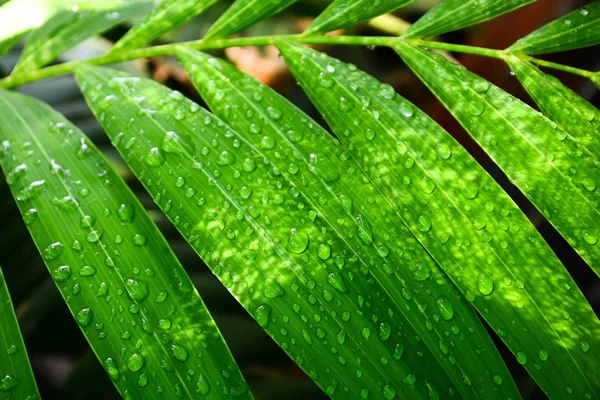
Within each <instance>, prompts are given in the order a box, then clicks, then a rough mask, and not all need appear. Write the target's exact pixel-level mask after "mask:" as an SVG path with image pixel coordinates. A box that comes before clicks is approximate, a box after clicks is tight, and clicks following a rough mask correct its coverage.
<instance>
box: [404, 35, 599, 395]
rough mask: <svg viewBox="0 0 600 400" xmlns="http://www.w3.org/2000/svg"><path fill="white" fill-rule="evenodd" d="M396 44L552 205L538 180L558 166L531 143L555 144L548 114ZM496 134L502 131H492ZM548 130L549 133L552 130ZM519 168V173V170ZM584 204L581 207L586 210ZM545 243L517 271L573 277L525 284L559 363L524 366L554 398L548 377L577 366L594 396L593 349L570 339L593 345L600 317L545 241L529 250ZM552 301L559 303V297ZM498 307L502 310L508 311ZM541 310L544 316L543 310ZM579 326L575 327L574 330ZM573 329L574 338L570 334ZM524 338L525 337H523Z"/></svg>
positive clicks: (522, 181)
mask: <svg viewBox="0 0 600 400" xmlns="http://www.w3.org/2000/svg"><path fill="white" fill-rule="evenodd" d="M395 47H396V51H398V53H399V54H400V55H401V56H402V58H403V59H404V60H405V62H406V63H407V64H408V65H409V66H410V68H411V69H413V71H414V72H415V73H416V74H417V75H418V76H419V77H420V78H421V80H422V81H423V82H424V83H425V84H426V85H427V86H428V87H429V88H430V90H432V92H433V93H434V94H435V95H436V96H437V97H438V98H439V99H440V100H441V101H442V103H443V104H444V105H445V106H446V108H448V110H449V111H450V112H451V113H452V114H453V115H454V116H455V117H456V118H457V119H458V121H459V122H460V123H461V124H462V125H463V126H464V127H465V129H466V130H467V132H469V134H470V135H471V136H472V137H473V138H474V139H475V140H476V141H477V142H478V143H479V144H480V145H481V146H482V147H483V149H484V150H485V151H486V152H487V153H488V154H489V155H490V157H491V158H492V159H493V160H494V161H495V162H496V163H497V164H498V165H499V166H500V168H501V169H502V170H503V171H505V172H506V173H507V175H508V176H509V178H510V179H511V180H512V182H513V183H514V184H515V185H517V186H518V187H519V188H521V189H522V190H523V192H524V193H525V194H526V195H527V196H528V197H529V198H530V199H531V200H532V201H533V203H534V204H536V205H537V206H538V207H539V205H540V203H539V202H538V201H537V200H538V199H543V200H544V204H550V202H552V201H555V200H556V199H555V197H553V196H555V195H556V194H558V193H559V192H554V191H553V192H552V194H551V195H546V194H545V193H544V192H545V191H546V189H544V192H540V189H541V187H542V186H540V185H543V187H544V188H546V182H547V183H548V187H552V186H553V185H554V184H555V182H552V180H553V179H556V178H554V176H555V175H556V174H555V173H554V168H555V167H554V166H552V165H551V164H550V162H549V161H548V160H547V159H546V157H544V156H541V155H540V154H539V152H538V150H537V149H532V148H531V147H533V145H531V142H530V140H531V141H533V142H535V140H537V141H538V142H542V141H550V142H549V143H552V142H551V141H553V140H556V139H554V136H553V135H555V131H554V128H552V125H551V124H550V123H549V121H547V120H545V118H544V117H542V116H541V115H539V113H537V112H535V111H534V110H532V109H531V108H529V107H528V106H526V105H525V104H524V103H521V102H520V101H518V100H516V99H514V98H512V97H510V95H508V94H506V93H505V92H503V91H501V89H499V88H497V87H495V86H493V85H491V84H490V83H489V82H487V81H485V80H483V79H481V78H479V77H477V76H476V75H474V74H471V73H470V72H468V71H465V70H464V69H462V68H459V67H457V66H455V65H454V64H452V63H450V62H448V61H446V60H445V59H443V57H441V56H439V57H438V56H435V55H430V54H429V53H428V52H426V51H424V50H421V49H418V48H416V47H413V46H411V45H407V44H399V45H397V46H395ZM442 81H443V83H442ZM482 105H483V106H482ZM495 132H500V133H499V134H493V133H495ZM528 134H531V135H533V136H535V137H536V138H537V139H532V138H529V139H527V140H524V139H523V135H528ZM548 134H550V136H546V135H548ZM546 137H547V139H546ZM542 138H543V139H542ZM556 141H559V140H556ZM557 156H558V155H557ZM516 171H518V174H517V173H516ZM538 174H539V175H538ZM535 177H537V179H538V180H537V181H535V180H534V179H536V178H535ZM559 178H560V177H559ZM542 181H543V182H544V183H543V184H542V183H541V182H542ZM562 184H563V185H565V186H564V187H568V186H570V183H568V182H562ZM524 188H527V189H524ZM533 189H535V195H534V196H532V195H531V192H532V191H533ZM552 204H553V205H554V204H558V206H559V207H562V205H560V203H558V202H557V203H552ZM579 206H581V204H578V205H577V206H576V207H575V208H577V207H579ZM545 207H546V206H544V207H543V208H542V209H541V211H542V213H544V212H545ZM548 207H550V205H548ZM585 207H586V206H583V208H584V209H585ZM515 208H516V207H515ZM509 214H510V213H509ZM524 226H525V225H521V228H520V230H519V231H522V229H523V227H524ZM527 226H530V223H529V222H527ZM528 231H531V233H529V235H535V236H537V237H539V235H537V234H536V233H535V231H534V230H533V229H531V227H530V228H529V229H528ZM511 235H514V233H512V232H511ZM494 236H496V234H494ZM529 237H533V236H529ZM525 238H526V237H525ZM511 240H512V239H511V238H510V237H507V239H506V243H510V241H511ZM492 243H494V242H492ZM523 243H527V241H526V240H522V241H521V243H519V242H515V246H514V248H515V249H516V250H517V251H519V250H520V246H523ZM540 246H541V247H545V248H546V249H545V251H542V252H541V253H542V256H539V255H538V257H540V258H539V259H540V261H538V262H537V263H536V262H535V261H534V260H532V259H531V258H530V257H528V256H526V254H524V255H523V256H522V257H521V261H522V262H523V266H522V267H521V269H525V268H526V270H527V272H526V273H525V274H523V273H521V274H517V276H519V275H521V276H520V277H519V280H520V281H522V282H527V280H528V279H530V276H529V274H531V275H535V274H539V273H540V272H539V269H538V268H539V265H540V264H541V263H543V265H545V266H546V268H548V270H547V271H546V272H545V273H546V274H547V276H560V277H561V278H560V279H561V280H565V281H567V282H569V284H568V285H567V286H565V287H563V286H561V285H559V284H558V283H557V282H556V281H555V282H543V280H544V278H543V276H544V275H539V277H538V278H536V279H533V280H531V281H530V282H529V283H525V285H524V286H525V288H527V291H528V292H531V295H532V296H533V299H534V300H535V303H536V304H538V306H537V307H536V309H535V310H534V311H535V313H534V314H536V313H537V314H538V316H537V317H535V318H533V319H532V321H536V320H537V321H543V325H544V326H545V327H546V328H545V332H544V333H545V334H546V335H547V337H550V338H552V337H554V339H553V340H548V339H546V340H545V341H544V342H545V346H546V347H547V349H548V348H553V349H554V353H555V355H554V356H553V358H554V359H555V360H557V359H558V360H560V361H556V362H557V363H560V365H557V364H552V365H548V366H546V367H547V368H548V367H551V368H553V369H554V372H553V373H552V374H550V375H545V374H540V373H539V372H538V371H537V370H536V369H535V368H534V366H532V365H528V364H526V365H525V367H526V368H527V369H528V371H529V372H530V374H531V375H532V376H533V377H534V379H536V381H537V382H538V383H539V384H540V386H541V387H542V389H543V390H544V391H545V392H546V393H548V394H549V395H552V393H554V395H555V396H560V393H563V392H564V390H565V388H564V387H563V386H562V385H560V384H558V383H557V382H554V381H553V380H552V379H551V378H550V379H549V376H552V375H554V374H556V375H560V374H561V372H560V370H561V368H564V366H565V365H567V364H569V365H571V368H570V370H571V371H579V374H573V375H571V376H569V377H568V378H565V379H570V380H571V383H570V386H569V387H571V385H572V386H573V387H577V388H578V389H576V390H578V391H579V392H580V393H581V395H582V396H587V395H589V396H592V397H593V396H594V393H597V392H598V390H600V388H598V385H597V384H596V383H595V382H594V380H593V379H591V378H590V377H591V376H592V375H593V374H594V373H595V372H591V370H593V369H595V368H597V366H595V365H593V364H591V365H590V363H589V361H590V359H589V357H588V354H587V353H586V352H584V351H581V350H580V349H579V348H578V343H577V341H572V339H573V338H574V337H575V336H578V337H579V342H580V343H584V346H583V347H582V348H584V349H585V348H587V345H586V344H589V343H591V342H592V341H594V340H595V339H594V338H593V337H591V338H588V337H587V336H588V334H590V332H594V331H596V330H597V329H598V326H599V324H598V319H597V317H595V315H592V314H591V313H590V312H589V311H590V309H589V306H588V305H587V301H586V300H585V299H584V298H583V296H582V295H581V292H579V291H576V293H573V292H572V291H570V290H571V288H574V286H573V285H574V284H573V283H572V280H571V278H570V276H569V275H568V273H567V272H566V271H565V269H564V267H563V266H562V265H561V263H560V262H559V261H558V260H557V259H556V257H555V256H554V255H553V254H552V252H551V250H550V249H549V248H548V247H547V245H546V244H545V242H543V241H539V244H536V245H535V246H533V247H532V248H529V247H527V248H526V250H527V251H531V252H532V253H531V254H534V255H535V254H536V253H538V254H539V253H540V250H539V249H540ZM501 247H502V246H501ZM542 250H543V249H542ZM544 253H547V255H545V256H544V255H543V254H544ZM515 254H520V253H515ZM528 260H529V261H528ZM521 261H519V262H521ZM513 265H514V264H513ZM523 275H525V276H523ZM553 279H555V278H553ZM540 282H543V283H540ZM573 295H576V296H577V299H576V300H574V299H572V298H571V296H573ZM548 296H550V297H555V298H556V301H559V300H558V299H562V300H567V299H568V300H569V301H571V305H570V306H569V307H570V309H569V310H573V311H575V310H576V312H577V313H578V315H577V317H576V319H578V320H579V321H580V322H578V323H576V322H575V321H573V320H572V319H568V320H567V322H566V323H567V324H569V325H571V324H585V325H586V326H587V327H586V328H585V331H584V330H582V329H579V328H577V327H576V326H570V327H569V328H568V329H565V328H566V325H565V318H563V317H562V316H560V315H557V314H553V313H552V312H551V309H552V308H551V306H550V303H548V301H547V300H548V298H549V297H548ZM551 303H552V304H556V303H554V301H552V302H551ZM498 311H499V312H503V310H502V309H500V310H498ZM530 311H531V310H530ZM540 313H541V314H542V315H539V314H540ZM565 315H567V316H569V318H571V316H572V314H569V312H568V311H567V314H565ZM484 317H485V315H484ZM523 317H525V318H527V315H525V314H523V315H521V318H522V319H523ZM523 324H525V325H527V324H528V322H526V321H525V322H523ZM491 325H492V326H493V327H494V329H497V326H495V324H492V323H491ZM540 326H541V325H540ZM588 327H589V328H588ZM571 329H573V330H571ZM588 329H590V331H588ZM538 332H539V330H538ZM567 332H568V333H567ZM575 332H577V333H576V334H575ZM571 333H573V334H574V335H575V336H573V337H571V336H570V334H571ZM592 336H595V334H592ZM524 340H527V339H526V338H524ZM509 347H511V344H509ZM547 349H546V350H547ZM515 351H518V349H514V350H513V352H515ZM527 358H528V359H531V358H532V357H529V356H528V357H527ZM590 369H591V370H590Z"/></svg>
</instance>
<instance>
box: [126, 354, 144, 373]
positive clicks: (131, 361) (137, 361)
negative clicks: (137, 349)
mask: <svg viewBox="0 0 600 400" xmlns="http://www.w3.org/2000/svg"><path fill="white" fill-rule="evenodd" d="M145 363H146V360H145V359H144V356H143V355H141V354H140V353H133V354H132V355H131V356H130V357H129V358H128V359H127V369H129V370H130V371H131V372H137V371H139V370H140V369H142V367H143V366H144V364H145Z"/></svg>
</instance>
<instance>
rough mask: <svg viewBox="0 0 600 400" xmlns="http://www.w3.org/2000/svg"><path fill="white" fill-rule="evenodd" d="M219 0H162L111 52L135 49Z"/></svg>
mask: <svg viewBox="0 0 600 400" xmlns="http://www.w3.org/2000/svg"><path fill="white" fill-rule="evenodd" d="M217 1H219V0H163V1H161V2H160V4H159V5H158V7H156V8H155V9H154V10H152V11H151V12H150V13H149V14H148V15H147V16H146V17H145V18H144V19H143V20H142V21H140V22H139V23H138V24H136V25H135V26H134V27H133V28H131V29H130V30H129V31H128V32H127V33H126V34H125V36H123V37H122V38H121V39H120V40H119V41H118V42H117V43H116V44H115V45H114V46H113V48H112V50H111V52H117V51H123V50H129V49H135V48H138V47H142V46H143V45H145V44H147V43H149V42H151V41H152V40H154V39H156V38H158V37H160V36H161V35H162V34H164V33H167V32H169V31H171V30H172V29H174V28H176V27H178V26H179V25H182V24H184V23H185V22H187V21H189V20H190V19H192V18H193V17H195V16H196V15H199V14H201V13H202V12H204V11H205V10H207V9H208V8H209V7H210V6H212V5H213V4H215V3H216V2H217Z"/></svg>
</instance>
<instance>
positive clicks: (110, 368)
mask: <svg viewBox="0 0 600 400" xmlns="http://www.w3.org/2000/svg"><path fill="white" fill-rule="evenodd" d="M104 368H105V369H106V372H107V373H108V376H109V377H110V380H111V381H113V382H118V381H119V378H120V377H121V372H120V371H119V368H118V367H117V363H116V362H115V360H113V359H112V358H107V359H105V360H104Z"/></svg>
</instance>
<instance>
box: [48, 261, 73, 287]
mask: <svg viewBox="0 0 600 400" xmlns="http://www.w3.org/2000/svg"><path fill="white" fill-rule="evenodd" d="M72 274H73V273H72V271H71V267H69V266H68V265H61V266H60V267H58V268H56V269H55V270H54V271H53V272H52V277H53V278H54V280H55V281H56V282H60V283H63V282H66V281H68V280H69V278H71V275H72Z"/></svg>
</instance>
